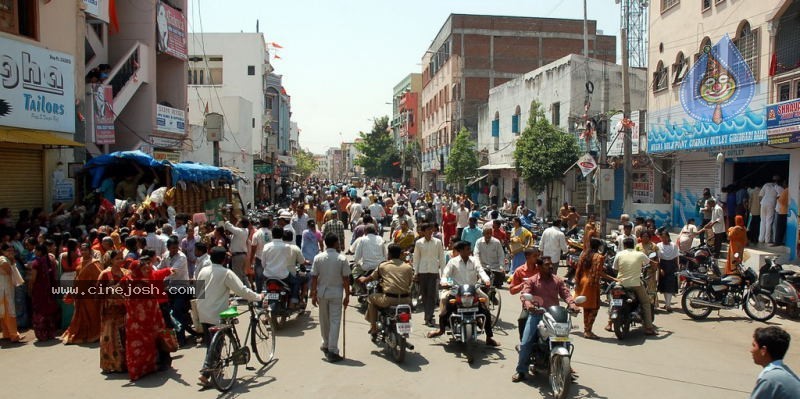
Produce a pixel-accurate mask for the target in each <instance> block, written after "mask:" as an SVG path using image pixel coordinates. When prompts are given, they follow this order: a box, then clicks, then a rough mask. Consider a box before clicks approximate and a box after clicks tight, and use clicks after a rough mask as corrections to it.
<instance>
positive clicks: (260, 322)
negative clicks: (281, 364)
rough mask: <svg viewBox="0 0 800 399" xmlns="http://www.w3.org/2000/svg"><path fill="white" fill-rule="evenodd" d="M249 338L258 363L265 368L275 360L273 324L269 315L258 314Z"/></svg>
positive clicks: (265, 313) (262, 312) (264, 313)
mask: <svg viewBox="0 0 800 399" xmlns="http://www.w3.org/2000/svg"><path fill="white" fill-rule="evenodd" d="M250 337H251V345H252V347H253V352H255V353H256V358H257V359H258V362H259V363H261V364H263V365H265V366H266V365H267V364H269V362H271V361H272V359H274V358H275V322H274V321H273V320H272V317H270V316H269V313H267V312H264V311H261V312H258V315H257V316H256V321H255V323H254V324H253V325H252V332H251V334H250Z"/></svg>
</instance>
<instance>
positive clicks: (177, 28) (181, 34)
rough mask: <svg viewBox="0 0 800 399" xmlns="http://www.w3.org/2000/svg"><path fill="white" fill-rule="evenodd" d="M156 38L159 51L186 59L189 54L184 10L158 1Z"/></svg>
mask: <svg viewBox="0 0 800 399" xmlns="http://www.w3.org/2000/svg"><path fill="white" fill-rule="evenodd" d="M156 40H157V43H156V44H157V46H158V51H159V52H161V53H166V54H169V55H171V56H173V57H175V58H177V59H179V60H183V61H186V60H187V59H188V58H189V56H188V51H187V48H188V46H187V41H186V17H185V16H184V15H183V13H182V12H180V11H178V10H176V9H174V8H172V7H170V6H168V5H166V4H165V3H164V2H161V1H159V2H158V9H157V10H156Z"/></svg>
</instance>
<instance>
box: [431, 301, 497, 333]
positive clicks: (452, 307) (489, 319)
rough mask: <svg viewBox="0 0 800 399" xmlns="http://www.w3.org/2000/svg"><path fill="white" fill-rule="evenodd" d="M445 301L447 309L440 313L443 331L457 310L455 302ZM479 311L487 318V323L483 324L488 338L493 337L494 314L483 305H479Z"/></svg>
mask: <svg viewBox="0 0 800 399" xmlns="http://www.w3.org/2000/svg"><path fill="white" fill-rule="evenodd" d="M445 303H446V305H445V306H446V307H445V311H444V313H442V314H440V315H439V330H442V331H444V328H445V326H447V325H448V324H450V323H449V321H450V315H451V314H453V312H455V310H456V305H455V304H451V303H450V302H449V301H448V302H445ZM478 313H480V314H482V315H483V317H485V320H486V325H484V326H483V331H484V332H485V333H486V338H492V337H493V336H494V333H493V332H492V315H491V314H490V313H489V309H486V308H485V307H483V306H478Z"/></svg>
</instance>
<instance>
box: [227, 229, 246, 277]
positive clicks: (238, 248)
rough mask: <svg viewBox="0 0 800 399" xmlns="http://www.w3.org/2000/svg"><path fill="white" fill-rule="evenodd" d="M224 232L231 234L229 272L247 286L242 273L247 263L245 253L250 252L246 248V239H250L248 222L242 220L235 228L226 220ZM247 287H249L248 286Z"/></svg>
mask: <svg viewBox="0 0 800 399" xmlns="http://www.w3.org/2000/svg"><path fill="white" fill-rule="evenodd" d="M224 226H225V230H228V231H230V232H231V233H233V238H231V245H230V251H231V270H233V272H234V273H236V277H239V280H242V282H243V283H245V284H249V281H248V280H247V276H246V275H245V273H244V269H245V264H246V263H247V253H248V251H249V250H250V248H248V246H247V239H248V238H250V230H249V228H250V221H249V220H247V219H242V220H240V221H239V226H238V227H236V226H234V225H233V224H231V222H229V221H228V220H227V219H225V223H224ZM248 286H249V285H248Z"/></svg>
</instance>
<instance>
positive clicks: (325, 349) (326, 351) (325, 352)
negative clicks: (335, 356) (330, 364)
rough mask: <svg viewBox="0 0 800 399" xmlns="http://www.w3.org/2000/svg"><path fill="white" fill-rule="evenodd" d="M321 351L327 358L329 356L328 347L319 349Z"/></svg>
mask: <svg viewBox="0 0 800 399" xmlns="http://www.w3.org/2000/svg"><path fill="white" fill-rule="evenodd" d="M319 350H321V351H322V353H324V354H325V356H327V355H328V348H326V347H324V346H320V347H319Z"/></svg>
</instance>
